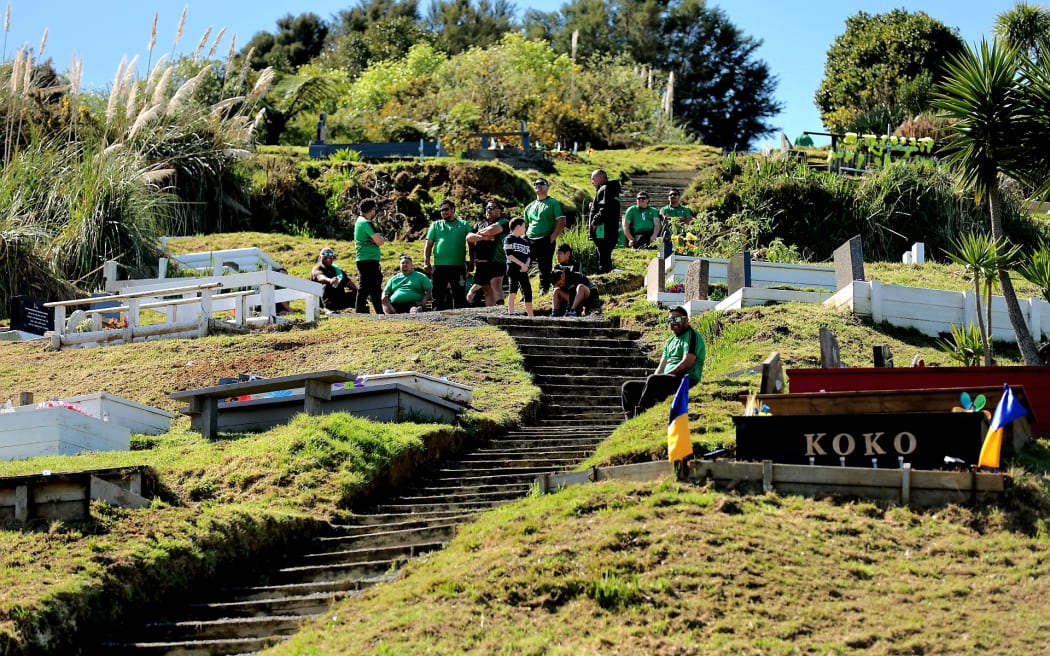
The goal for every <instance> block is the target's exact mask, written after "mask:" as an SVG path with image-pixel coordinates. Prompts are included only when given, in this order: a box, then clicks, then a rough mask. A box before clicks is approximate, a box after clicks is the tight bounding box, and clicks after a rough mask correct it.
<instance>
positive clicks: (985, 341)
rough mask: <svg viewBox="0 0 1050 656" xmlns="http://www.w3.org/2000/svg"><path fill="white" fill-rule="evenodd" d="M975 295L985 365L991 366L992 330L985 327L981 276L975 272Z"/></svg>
mask: <svg viewBox="0 0 1050 656" xmlns="http://www.w3.org/2000/svg"><path fill="white" fill-rule="evenodd" d="M973 294H974V299H973V300H974V304H975V305H976V306H977V312H976V313H975V314H976V315H977V329H978V330H979V331H980V332H981V347H982V348H983V349H984V364H985V365H986V366H991V364H992V362H991V360H992V356H991V355H990V353H991V349H990V348H989V346H990V342H991V339H990V338H989V334H990V333H991V329H990V328H986V327H985V323H984V315H983V314H981V276H980V274H978V273H977V270H976V269H975V270H974V273H973Z"/></svg>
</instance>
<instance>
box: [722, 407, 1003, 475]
mask: <svg viewBox="0 0 1050 656" xmlns="http://www.w3.org/2000/svg"><path fill="white" fill-rule="evenodd" d="M733 423H735V424H736V457H737V459H739V460H772V461H773V462H779V463H785V464H795V465H808V464H814V465H824V466H835V465H845V466H847V467H872V466H877V467H880V468H897V467H900V465H901V463H905V462H906V463H910V464H911V466H912V467H913V468H915V469H945V468H951V467H950V466H948V465H946V464H945V457H949V458H957V459H960V460H962V461H963V462H965V463H966V464H967V465H972V464H976V462H977V459H978V456H979V455H980V451H981V444H982V442H983V441H984V436H985V434H986V433H987V431H988V420H987V417H985V415H984V413H982V412H898V413H892V412H887V413H876V414H852V415H767V416H754V417H733Z"/></svg>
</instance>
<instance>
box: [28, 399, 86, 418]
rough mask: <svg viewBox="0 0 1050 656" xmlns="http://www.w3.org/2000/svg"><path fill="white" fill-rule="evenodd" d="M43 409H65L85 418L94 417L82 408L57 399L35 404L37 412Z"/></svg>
mask: <svg viewBox="0 0 1050 656" xmlns="http://www.w3.org/2000/svg"><path fill="white" fill-rule="evenodd" d="M45 408H65V409H66V410H72V411H73V412H79V413H80V414H82V415H85V416H87V417H94V416H95V415H93V414H91V413H90V412H88V411H87V410H85V409H84V408H82V407H80V406H79V405H77V404H76V403H68V402H66V401H62V400H60V399H57V398H56V399H51V400H50V401H41V402H40V403H37V404H36V409H37V410H43V409H45Z"/></svg>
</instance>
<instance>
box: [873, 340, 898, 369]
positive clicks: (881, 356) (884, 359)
mask: <svg viewBox="0 0 1050 656" xmlns="http://www.w3.org/2000/svg"><path fill="white" fill-rule="evenodd" d="M873 350H874V353H875V366H876V367H892V366H893V353H890V345H889V344H876V345H875V346H874V348H873Z"/></svg>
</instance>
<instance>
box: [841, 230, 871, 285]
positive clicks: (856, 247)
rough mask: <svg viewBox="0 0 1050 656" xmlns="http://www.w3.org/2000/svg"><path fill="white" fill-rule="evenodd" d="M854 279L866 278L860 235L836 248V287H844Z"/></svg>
mask: <svg viewBox="0 0 1050 656" xmlns="http://www.w3.org/2000/svg"><path fill="white" fill-rule="evenodd" d="M854 280H864V248H863V245H862V244H861V241H860V235H857V236H856V237H853V238H852V239H850V240H849V241H847V242H846V243H845V244H843V245H841V246H839V247H838V248H836V249H835V288H836V289H842V288H843V287H846V286H847V285H849V284H851V283H852V282H853V281H854Z"/></svg>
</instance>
